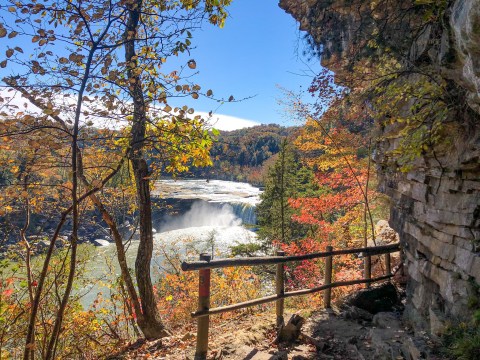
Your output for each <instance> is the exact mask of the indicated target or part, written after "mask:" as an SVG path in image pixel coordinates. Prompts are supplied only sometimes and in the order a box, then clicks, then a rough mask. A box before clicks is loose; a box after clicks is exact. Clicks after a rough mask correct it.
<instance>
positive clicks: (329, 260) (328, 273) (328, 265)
mask: <svg viewBox="0 0 480 360" xmlns="http://www.w3.org/2000/svg"><path fill="white" fill-rule="evenodd" d="M326 249H327V252H331V251H333V247H332V246H327V248H326ZM332 267H333V256H332V255H330V256H327V257H326V258H325V279H324V281H323V284H324V285H330V284H331V283H332ZM331 299H332V288H328V289H325V290H324V291H323V305H324V307H325V309H327V308H330V303H331Z"/></svg>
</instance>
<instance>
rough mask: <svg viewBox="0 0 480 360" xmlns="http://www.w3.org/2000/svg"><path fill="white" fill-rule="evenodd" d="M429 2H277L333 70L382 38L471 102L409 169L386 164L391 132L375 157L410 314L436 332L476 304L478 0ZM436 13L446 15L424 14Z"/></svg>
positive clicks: (479, 250) (479, 239)
mask: <svg viewBox="0 0 480 360" xmlns="http://www.w3.org/2000/svg"><path fill="white" fill-rule="evenodd" d="M430 3H431V4H430V5H432V4H433V5H432V6H430V7H422V6H417V4H416V2H415V1H377V2H370V1H355V0H350V1H347V0H330V1H325V0H318V1H317V0H303V1H297V0H281V1H280V7H282V8H283V9H285V10H286V11H287V12H289V13H290V14H292V16H294V17H295V18H296V19H297V20H298V21H299V22H300V28H301V29H303V30H306V31H307V32H308V33H309V34H310V35H311V39H312V41H313V42H315V43H316V44H317V46H318V49H319V50H320V52H321V56H322V58H321V59H322V64H323V65H324V66H326V67H329V68H330V69H332V70H333V71H335V72H338V73H341V72H342V71H345V69H346V67H347V66H348V65H349V64H351V62H352V61H354V60H355V59H358V58H362V57H365V56H369V54H368V53H367V50H366V49H365V47H364V46H363V45H364V44H366V43H367V42H368V41H369V39H371V38H372V37H373V36H375V37H376V39H377V40H378V41H379V42H383V43H384V44H387V45H388V46H389V47H390V48H393V49H394V51H396V52H397V53H398V54H401V57H402V58H403V60H402V61H404V63H408V64H410V65H412V64H413V65H412V66H417V67H421V66H424V65H425V66H429V68H430V69H434V71H436V72H437V73H438V74H440V75H441V76H442V77H443V78H444V79H446V81H448V82H449V84H450V88H451V94H449V95H452V98H454V99H455V102H457V103H459V102H460V103H461V104H463V103H465V106H464V110H463V111H462V112H461V115H460V116H459V113H455V115H453V114H452V117H451V119H450V122H449V123H448V124H446V125H445V127H446V132H447V134H448V135H447V136H446V141H444V142H443V144H442V147H441V148H439V149H437V151H436V152H434V153H433V154H424V155H422V156H421V157H420V158H419V159H417V160H416V162H415V163H414V164H413V168H412V169H411V171H409V172H408V173H401V172H398V171H396V170H395V169H394V168H391V167H389V166H383V165H384V164H383V160H384V159H383V158H382V154H385V153H387V152H388V151H389V150H392V149H395V148H396V147H397V146H398V143H399V141H398V139H396V138H395V137H394V136H385V137H383V138H384V139H388V140H383V142H381V143H380V144H379V156H378V158H377V162H378V164H379V169H380V176H381V182H380V189H381V190H382V191H383V192H384V193H386V194H387V195H389V197H390V198H391V199H392V210H391V220H390V223H391V225H392V227H393V228H395V229H396V230H397V231H398V232H399V234H400V239H401V241H402V244H403V248H404V252H405V263H406V265H407V269H408V274H409V282H408V303H407V311H406V314H407V316H408V317H409V318H410V319H411V320H412V322H413V323H414V325H416V326H417V327H420V328H424V329H428V330H430V331H431V332H432V333H437V334H438V333H440V332H441V331H442V329H443V326H444V324H445V320H447V319H450V320H455V319H464V318H468V317H469V316H470V312H471V311H472V307H478V306H479V300H478V299H479V288H480V122H479V119H480V116H479V115H480V0H456V1H449V2H448V1H447V2H442V1H437V2H435V1H432V2H430ZM435 4H438V7H435V6H434V5H435ZM442 6H443V8H440V7H442ZM432 12H433V13H435V14H441V16H440V17H439V18H438V19H437V20H436V21H428V20H427V21H426V20H425V19H428V16H429V14H431V13H432ZM414 80H415V77H414V76H413V77H410V79H409V81H414ZM461 104H459V105H461ZM383 131H384V133H383V134H382V135H392V134H393V133H394V130H393V129H392V128H389V127H387V128H385V129H384V130H383Z"/></svg>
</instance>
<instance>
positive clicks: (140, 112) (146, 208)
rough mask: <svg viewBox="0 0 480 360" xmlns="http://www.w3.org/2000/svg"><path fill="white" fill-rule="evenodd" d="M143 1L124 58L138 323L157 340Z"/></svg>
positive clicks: (131, 11)
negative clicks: (139, 51)
mask: <svg viewBox="0 0 480 360" xmlns="http://www.w3.org/2000/svg"><path fill="white" fill-rule="evenodd" d="M142 6H143V1H142V0H137V1H132V2H131V3H130V4H129V5H128V7H127V8H128V17H127V26H126V29H125V35H124V36H125V61H126V64H127V77H128V80H129V84H130V85H129V90H130V94H131V97H132V100H133V125H132V130H131V139H130V147H131V150H130V154H129V158H130V160H131V162H132V167H133V173H134V177H135V185H136V190H137V202H138V213H139V231H140V244H139V246H138V252H137V258H136V261H135V273H136V277H137V286H138V293H139V296H140V300H141V305H142V315H143V316H141V317H138V325H139V327H140V329H141V330H142V332H143V334H144V335H145V337H146V338H147V339H156V338H161V337H164V336H166V335H168V332H167V331H166V330H165V327H164V325H163V323H162V321H161V319H160V314H159V312H158V309H157V305H156V302H155V296H154V293H153V286H152V279H151V276H150V262H151V259H152V253H153V232H152V204H151V198H150V181H149V175H150V174H149V171H148V165H147V162H146V161H145V159H144V153H143V148H144V143H145V133H146V124H147V110H146V106H145V99H144V97H143V91H142V78H141V76H140V75H139V74H138V73H137V72H136V71H135V70H136V67H137V60H136V59H137V57H136V52H135V39H136V36H137V28H138V24H139V21H140V14H141V11H142Z"/></svg>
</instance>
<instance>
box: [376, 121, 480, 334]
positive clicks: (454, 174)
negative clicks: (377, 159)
mask: <svg viewBox="0 0 480 360" xmlns="http://www.w3.org/2000/svg"><path fill="white" fill-rule="evenodd" d="M466 130H467V129H457V130H456V132H453V133H452V137H457V138H458V139H462V138H463V140H464V142H461V141H458V142H457V143H456V144H454V145H452V146H451V147H449V148H448V149H449V150H450V151H449V152H448V153H445V154H444V155H443V156H438V157H437V158H422V159H420V160H419V161H418V162H417V164H416V167H415V168H414V170H412V171H411V172H409V173H407V174H403V173H395V172H388V171H386V172H383V173H382V174H381V181H380V184H381V188H380V190H381V191H383V192H384V193H385V194H387V195H388V196H389V197H390V198H391V200H392V207H391V217H390V225H391V226H392V227H393V228H394V229H395V230H397V231H398V233H399V235H400V239H401V242H402V245H403V249H404V256H405V265H406V268H407V271H408V275H409V280H408V284H407V308H406V310H407V311H406V315H407V317H408V318H409V319H410V320H411V321H412V322H413V325H415V327H416V328H422V329H428V330H430V331H431V332H432V333H434V334H437V335H439V334H440V333H441V332H442V331H443V328H444V325H445V324H446V323H447V320H449V321H452V320H453V321H455V320H459V319H468V318H469V316H470V313H471V311H472V306H476V305H477V303H476V302H477V301H478V300H480V299H479V291H478V289H479V286H480V161H479V159H480V157H479V156H480V146H479V145H480V131H479V130H480V129H477V130H476V131H475V130H474V129H472V132H473V136H472V133H468V134H467V133H466ZM462 132H463V133H462ZM384 145H385V144H384Z"/></svg>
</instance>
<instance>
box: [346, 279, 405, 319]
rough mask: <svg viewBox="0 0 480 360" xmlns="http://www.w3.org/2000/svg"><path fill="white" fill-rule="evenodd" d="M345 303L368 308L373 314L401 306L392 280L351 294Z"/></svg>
mask: <svg viewBox="0 0 480 360" xmlns="http://www.w3.org/2000/svg"><path fill="white" fill-rule="evenodd" d="M345 303H346V304H348V305H353V306H356V307H357V308H360V309H363V310H366V311H368V312H369V313H371V314H376V313H379V312H382V311H393V310H395V308H396V307H398V306H401V302H400V297H399V294H398V292H397V289H396V288H395V286H394V285H393V284H392V283H390V282H387V283H384V284H381V285H377V286H372V287H371V288H369V289H363V290H360V291H358V292H356V293H355V294H353V295H351V296H349V297H348V298H347V300H346V302H345Z"/></svg>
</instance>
